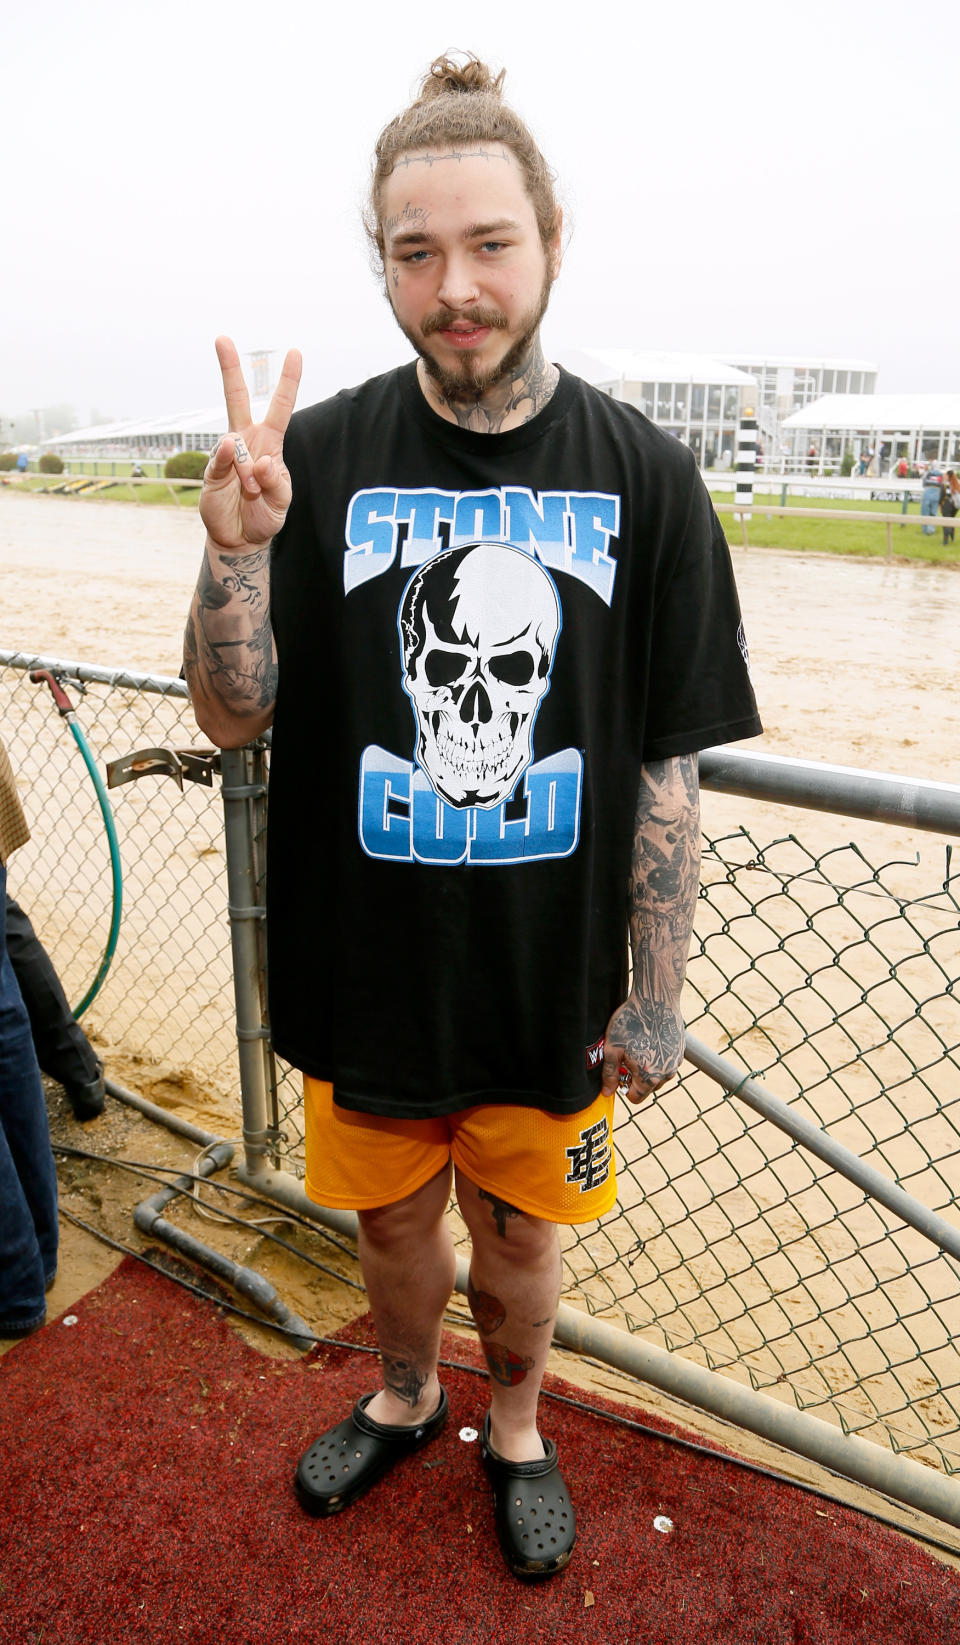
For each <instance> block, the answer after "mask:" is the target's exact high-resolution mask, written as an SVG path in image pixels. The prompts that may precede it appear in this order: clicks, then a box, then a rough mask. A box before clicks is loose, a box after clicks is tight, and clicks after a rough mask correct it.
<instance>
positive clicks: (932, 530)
mask: <svg viewBox="0 0 960 1645" xmlns="http://www.w3.org/2000/svg"><path fill="white" fill-rule="evenodd" d="M942 496H943V481H942V480H941V478H940V475H939V474H938V473H937V471H936V469H935V468H933V467H931V468H928V469H927V472H926V474H925V475H924V477H923V491H922V493H921V496H920V513H921V514H932V515H933V516H934V518H936V516H937V515H938V514H939V512H940V499H941V497H942ZM923 534H924V536H925V537H935V536H936V534H937V528H936V526H935V525H927V524H926V522H924V525H923Z"/></svg>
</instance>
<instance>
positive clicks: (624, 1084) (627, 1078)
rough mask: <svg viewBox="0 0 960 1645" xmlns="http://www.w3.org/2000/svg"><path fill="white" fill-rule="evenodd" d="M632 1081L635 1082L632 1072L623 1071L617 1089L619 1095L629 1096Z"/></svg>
mask: <svg viewBox="0 0 960 1645" xmlns="http://www.w3.org/2000/svg"><path fill="white" fill-rule="evenodd" d="M632 1083H633V1075H632V1074H630V1073H629V1072H627V1073H621V1075H620V1082H619V1084H618V1086H617V1091H616V1094H617V1096H618V1097H626V1096H629V1094H630V1086H631V1084H632Z"/></svg>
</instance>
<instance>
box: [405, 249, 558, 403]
mask: <svg viewBox="0 0 960 1645" xmlns="http://www.w3.org/2000/svg"><path fill="white" fill-rule="evenodd" d="M552 285H553V280H552V278H551V275H550V272H549V270H548V271H547V272H546V273H545V274H544V280H543V285H542V286H541V288H540V295H539V297H538V298H537V301H536V302H535V303H534V304H533V306H532V307H531V308H530V309H529V310H528V311H527V313H526V314H524V315H523V316H522V317H521V319H520V322H519V326H520V336H519V338H518V339H517V341H516V342H515V343H513V344H512V345H511V347H510V348H508V350H507V352H506V353H505V354H504V355H503V356H502V357H501V359H500V360H498V361H496V362H495V363H494V364H493V365H488V366H486V367H483V366H481V364H480V362H479V360H477V359H475V358H474V357H473V356H472V355H470V354H464V355H463V356H462V357H461V358H460V359H459V360H458V361H457V364H456V366H455V367H449V366H444V365H441V363H440V361H439V360H438V359H436V357H435V356H434V355H433V354H431V352H430V349H429V347H428V345H427V339H428V338H429V337H431V336H432V335H433V333H434V332H435V331H441V330H442V329H443V328H444V327H446V326H449V325H450V324H451V322H452V321H453V320H469V321H470V322H471V323H472V324H473V325H478V326H489V327H490V329H491V330H492V331H494V332H496V331H505V330H506V328H507V327H508V326H509V324H510V322H509V320H508V319H507V316H506V315H505V314H504V313H503V312H502V311H501V310H500V309H487V308H472V309H470V311H469V312H468V313H466V314H460V313H457V312H456V311H455V310H453V309H438V310H436V311H435V312H434V313H433V314H428V315H427V316H426V317H425V319H424V320H423V321H422V323H421V325H420V327H419V328H418V330H417V331H413V330H412V329H411V328H410V327H408V326H405V325H404V323H403V321H402V320H401V319H400V318H399V316H398V315H397V313H396V310H394V316H393V317H394V319H395V320H396V322H397V325H398V326H399V327H400V330H401V331H402V332H403V335H404V336H405V337H406V339H407V342H408V343H410V345H411V346H412V347H413V348H414V349H416V351H417V353H418V354H419V356H420V358H421V360H422V361H423V364H424V369H425V370H426V372H427V374H428V375H429V377H430V379H431V381H432V382H434V383H435V384H436V386H437V388H438V389H439V390H440V392H441V394H442V395H443V397H444V399H445V400H447V401H448V402H449V403H451V404H454V405H465V404H472V403H473V402H474V401H475V400H479V399H481V398H482V396H483V395H484V394H486V393H487V391H488V390H489V389H491V388H496V386H497V384H498V383H503V382H509V381H510V380H512V379H513V378H515V377H520V376H522V375H523V370H524V367H525V365H526V362H527V359H528V357H529V355H530V351H531V349H532V347H533V344H534V342H535V340H536V336H537V332H538V331H539V329H540V322H541V320H542V319H543V316H544V314H545V313H546V310H547V304H548V302H549V301H550V291H551V287H552ZM392 306H393V305H392V304H391V307H392Z"/></svg>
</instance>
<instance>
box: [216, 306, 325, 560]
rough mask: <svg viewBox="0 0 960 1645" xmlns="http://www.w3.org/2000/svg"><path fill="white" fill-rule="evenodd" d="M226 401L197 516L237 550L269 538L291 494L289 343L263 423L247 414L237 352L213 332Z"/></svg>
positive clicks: (220, 542)
mask: <svg viewBox="0 0 960 1645" xmlns="http://www.w3.org/2000/svg"><path fill="white" fill-rule="evenodd" d="M217 358H218V360H219V361H220V371H221V374H222V376H223V394H224V399H225V400H226V403H227V426H228V428H229V430H230V432H229V434H225V435H224V437H223V439H222V440H221V441H220V444H219V445H218V446H217V448H216V450H215V451H214V452H213V454H212V456H211V458H210V461H209V463H208V464H207V468H206V473H205V474H204V476H203V490H202V491H201V493H200V518H201V519H202V520H203V523H204V525H205V526H206V528H207V531H208V532H209V534H210V536H211V538H212V540H213V541H214V543H215V544H216V545H217V547H218V548H221V549H223V550H224V551H225V552H227V553H236V552H237V550H240V549H246V548H250V547H253V546H255V545H261V544H263V543H268V542H269V541H270V539H271V538H272V537H275V536H276V534H277V532H278V531H279V530H280V527H281V526H282V525H283V522H284V520H285V519H286V515H287V509H288V508H289V507H290V498H291V496H292V494H293V492H292V487H291V484H290V475H289V474H288V472H287V470H286V468H285V466H284V462H283V436H284V434H285V433H286V429H287V424H288V423H289V421H290V418H291V416H292V415H293V408H294V405H295V404H296V399H297V389H298V388H299V386H300V372H301V369H302V361H301V358H300V354H299V352H298V350H297V349H291V350H290V352H289V354H288V355H287V357H286V359H285V360H284V362H283V371H282V372H281V374H280V381H279V383H278V384H277V387H276V390H275V391H274V395H273V399H272V400H271V401H270V406H269V408H268V411H267V415H266V417H265V418H264V420H263V422H262V423H254V422H252V421H251V416H250V396H249V395H248V393H247V385H246V383H245V381H244V377H243V369H242V367H241V365H240V356H239V355H238V353H237V351H236V348H235V347H234V345H233V343H232V342H231V340H230V338H229V337H218V338H217Z"/></svg>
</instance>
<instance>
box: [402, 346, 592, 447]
mask: <svg viewBox="0 0 960 1645" xmlns="http://www.w3.org/2000/svg"><path fill="white" fill-rule="evenodd" d="M418 374H419V377H420V386H421V388H422V389H423V391H424V393H425V395H426V398H427V400H428V402H429V404H430V405H432V406H433V408H434V410H435V411H438V412H439V413H440V415H441V417H445V418H446V419H447V421H448V422H455V423H458V424H459V425H460V427H461V428H468V429H472V430H473V432H474V433H476V434H500V433H502V432H503V431H504V430H505V429H507V428H520V427H521V426H522V425H523V424H524V423H529V422H530V420H531V418H533V417H536V416H537V414H538V412H541V411H542V410H543V408H544V406H545V405H547V404H548V402H549V401H550V399H551V397H552V395H553V392H554V390H555V389H556V386H557V384H558V382H559V381H560V373H559V371H558V370H557V368H556V366H555V365H551V364H550V362H549V360H547V359H545V358H544V353H543V349H542V347H541V344H540V335H539V333H537V335H536V336H535V337H534V338H533V341H532V342H531V344H530V348H529V350H528V351H527V353H526V355H525V356H524V358H523V359H522V360H519V361H518V362H517V364H516V367H515V368H514V370H513V371H511V372H510V373H509V375H508V376H506V377H505V378H504V379H503V380H502V381H501V382H496V383H492V384H491V385H490V387H489V388H486V389H481V390H480V391H479V392H478V393H477V394H476V395H475V396H474V397H473V398H468V397H467V394H462V395H461V394H458V395H456V396H453V395H450V394H448V393H445V392H444V390H443V388H442V387H441V385H440V384H439V383H437V382H435V381H434V379H433V377H432V376H431V375H430V372H429V370H428V368H427V367H426V365H425V364H424V361H423V360H422V359H421V360H420V361H419V362H418Z"/></svg>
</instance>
